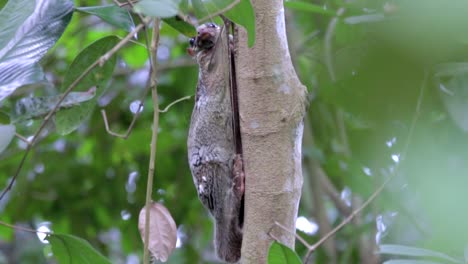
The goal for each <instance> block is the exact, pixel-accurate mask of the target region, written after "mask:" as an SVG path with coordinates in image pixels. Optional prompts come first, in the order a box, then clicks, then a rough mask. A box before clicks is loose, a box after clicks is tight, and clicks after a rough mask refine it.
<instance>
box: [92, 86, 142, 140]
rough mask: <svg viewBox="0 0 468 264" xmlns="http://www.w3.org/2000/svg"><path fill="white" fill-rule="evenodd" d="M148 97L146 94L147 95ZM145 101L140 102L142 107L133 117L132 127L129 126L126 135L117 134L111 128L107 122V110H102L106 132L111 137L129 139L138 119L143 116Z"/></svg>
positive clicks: (139, 107)
mask: <svg viewBox="0 0 468 264" xmlns="http://www.w3.org/2000/svg"><path fill="white" fill-rule="evenodd" d="M145 95H146V93H145ZM142 102H143V101H140V105H139V106H138V111H137V112H136V113H135V115H134V116H133V119H132V122H131V123H130V125H129V126H128V128H127V132H125V134H119V133H117V132H114V131H112V130H111V129H110V127H109V121H108V120H107V114H106V110H105V109H102V110H101V115H102V119H103V120H104V126H105V127H106V132H107V133H109V134H110V135H112V136H114V137H119V138H123V139H127V138H128V136H129V135H130V133H131V132H132V130H133V127H134V126H135V123H136V120H137V119H138V117H139V116H140V114H141V111H140V110H141V108H142V107H143V103H142Z"/></svg>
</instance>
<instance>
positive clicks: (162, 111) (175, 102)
mask: <svg viewBox="0 0 468 264" xmlns="http://www.w3.org/2000/svg"><path fill="white" fill-rule="evenodd" d="M190 98H192V96H191V95H187V96H184V97H182V98H179V99H177V100H175V101H174V102H172V103H170V104H169V105H168V106H166V108H164V109H163V110H158V111H159V113H166V112H167V111H168V110H169V108H171V107H172V106H173V105H175V104H177V103H178V102H182V101H185V100H188V99H190Z"/></svg>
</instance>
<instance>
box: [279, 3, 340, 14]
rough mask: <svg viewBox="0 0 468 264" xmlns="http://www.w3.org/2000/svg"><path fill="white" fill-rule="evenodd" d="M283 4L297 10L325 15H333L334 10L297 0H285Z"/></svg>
mask: <svg viewBox="0 0 468 264" xmlns="http://www.w3.org/2000/svg"><path fill="white" fill-rule="evenodd" d="M284 6H285V7H286V8H289V9H292V10H297V11H304V12H310V13H315V14H322V15H327V16H335V15H336V11H334V10H328V9H324V8H323V7H322V6H319V5H315V4H311V3H306V2H299V1H297V2H296V1H286V2H284Z"/></svg>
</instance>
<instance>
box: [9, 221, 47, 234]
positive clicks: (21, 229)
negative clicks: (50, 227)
mask: <svg viewBox="0 0 468 264" xmlns="http://www.w3.org/2000/svg"><path fill="white" fill-rule="evenodd" d="M0 225H2V226H6V227H8V228H12V229H15V230H20V231H25V232H30V233H42V234H51V232H46V231H40V230H35V229H31V228H27V227H22V226H17V225H12V224H8V223H5V222H3V221H0Z"/></svg>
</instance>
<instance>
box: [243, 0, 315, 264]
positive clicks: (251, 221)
mask: <svg viewBox="0 0 468 264" xmlns="http://www.w3.org/2000/svg"><path fill="white" fill-rule="evenodd" d="M252 4H253V7H254V10H255V15H256V40H255V45H254V47H253V48H248V46H247V34H246V33H245V31H243V30H240V31H239V43H238V45H237V47H238V50H237V61H236V67H237V77H238V79H237V84H238V92H239V111H240V127H241V134H242V143H243V158H244V166H245V175H246V180H245V181H246V185H245V186H246V190H245V216H244V235H243V244H242V260H241V263H266V260H267V254H268V248H269V245H270V244H271V241H272V237H271V236H269V231H270V230H271V232H270V234H272V236H273V237H275V238H277V239H278V240H279V241H280V242H281V243H283V244H285V245H287V246H289V247H291V248H293V249H294V242H295V238H294V234H293V233H291V232H287V231H285V230H282V229H280V228H278V227H275V224H274V223H275V221H277V222H279V223H281V224H282V225H284V226H286V227H287V228H288V229H289V230H290V231H292V232H294V231H295V220H296V217H297V212H298V207H299V200H300V196H301V188H302V168H301V146H302V132H303V116H304V113H305V99H306V96H305V95H306V89H305V87H304V86H303V85H302V84H301V83H300V81H299V79H298V77H297V75H296V72H295V70H294V68H293V65H292V62H291V57H290V54H289V50H288V42H287V38H286V30H285V20H284V8H283V1H281V0H252Z"/></svg>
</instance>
